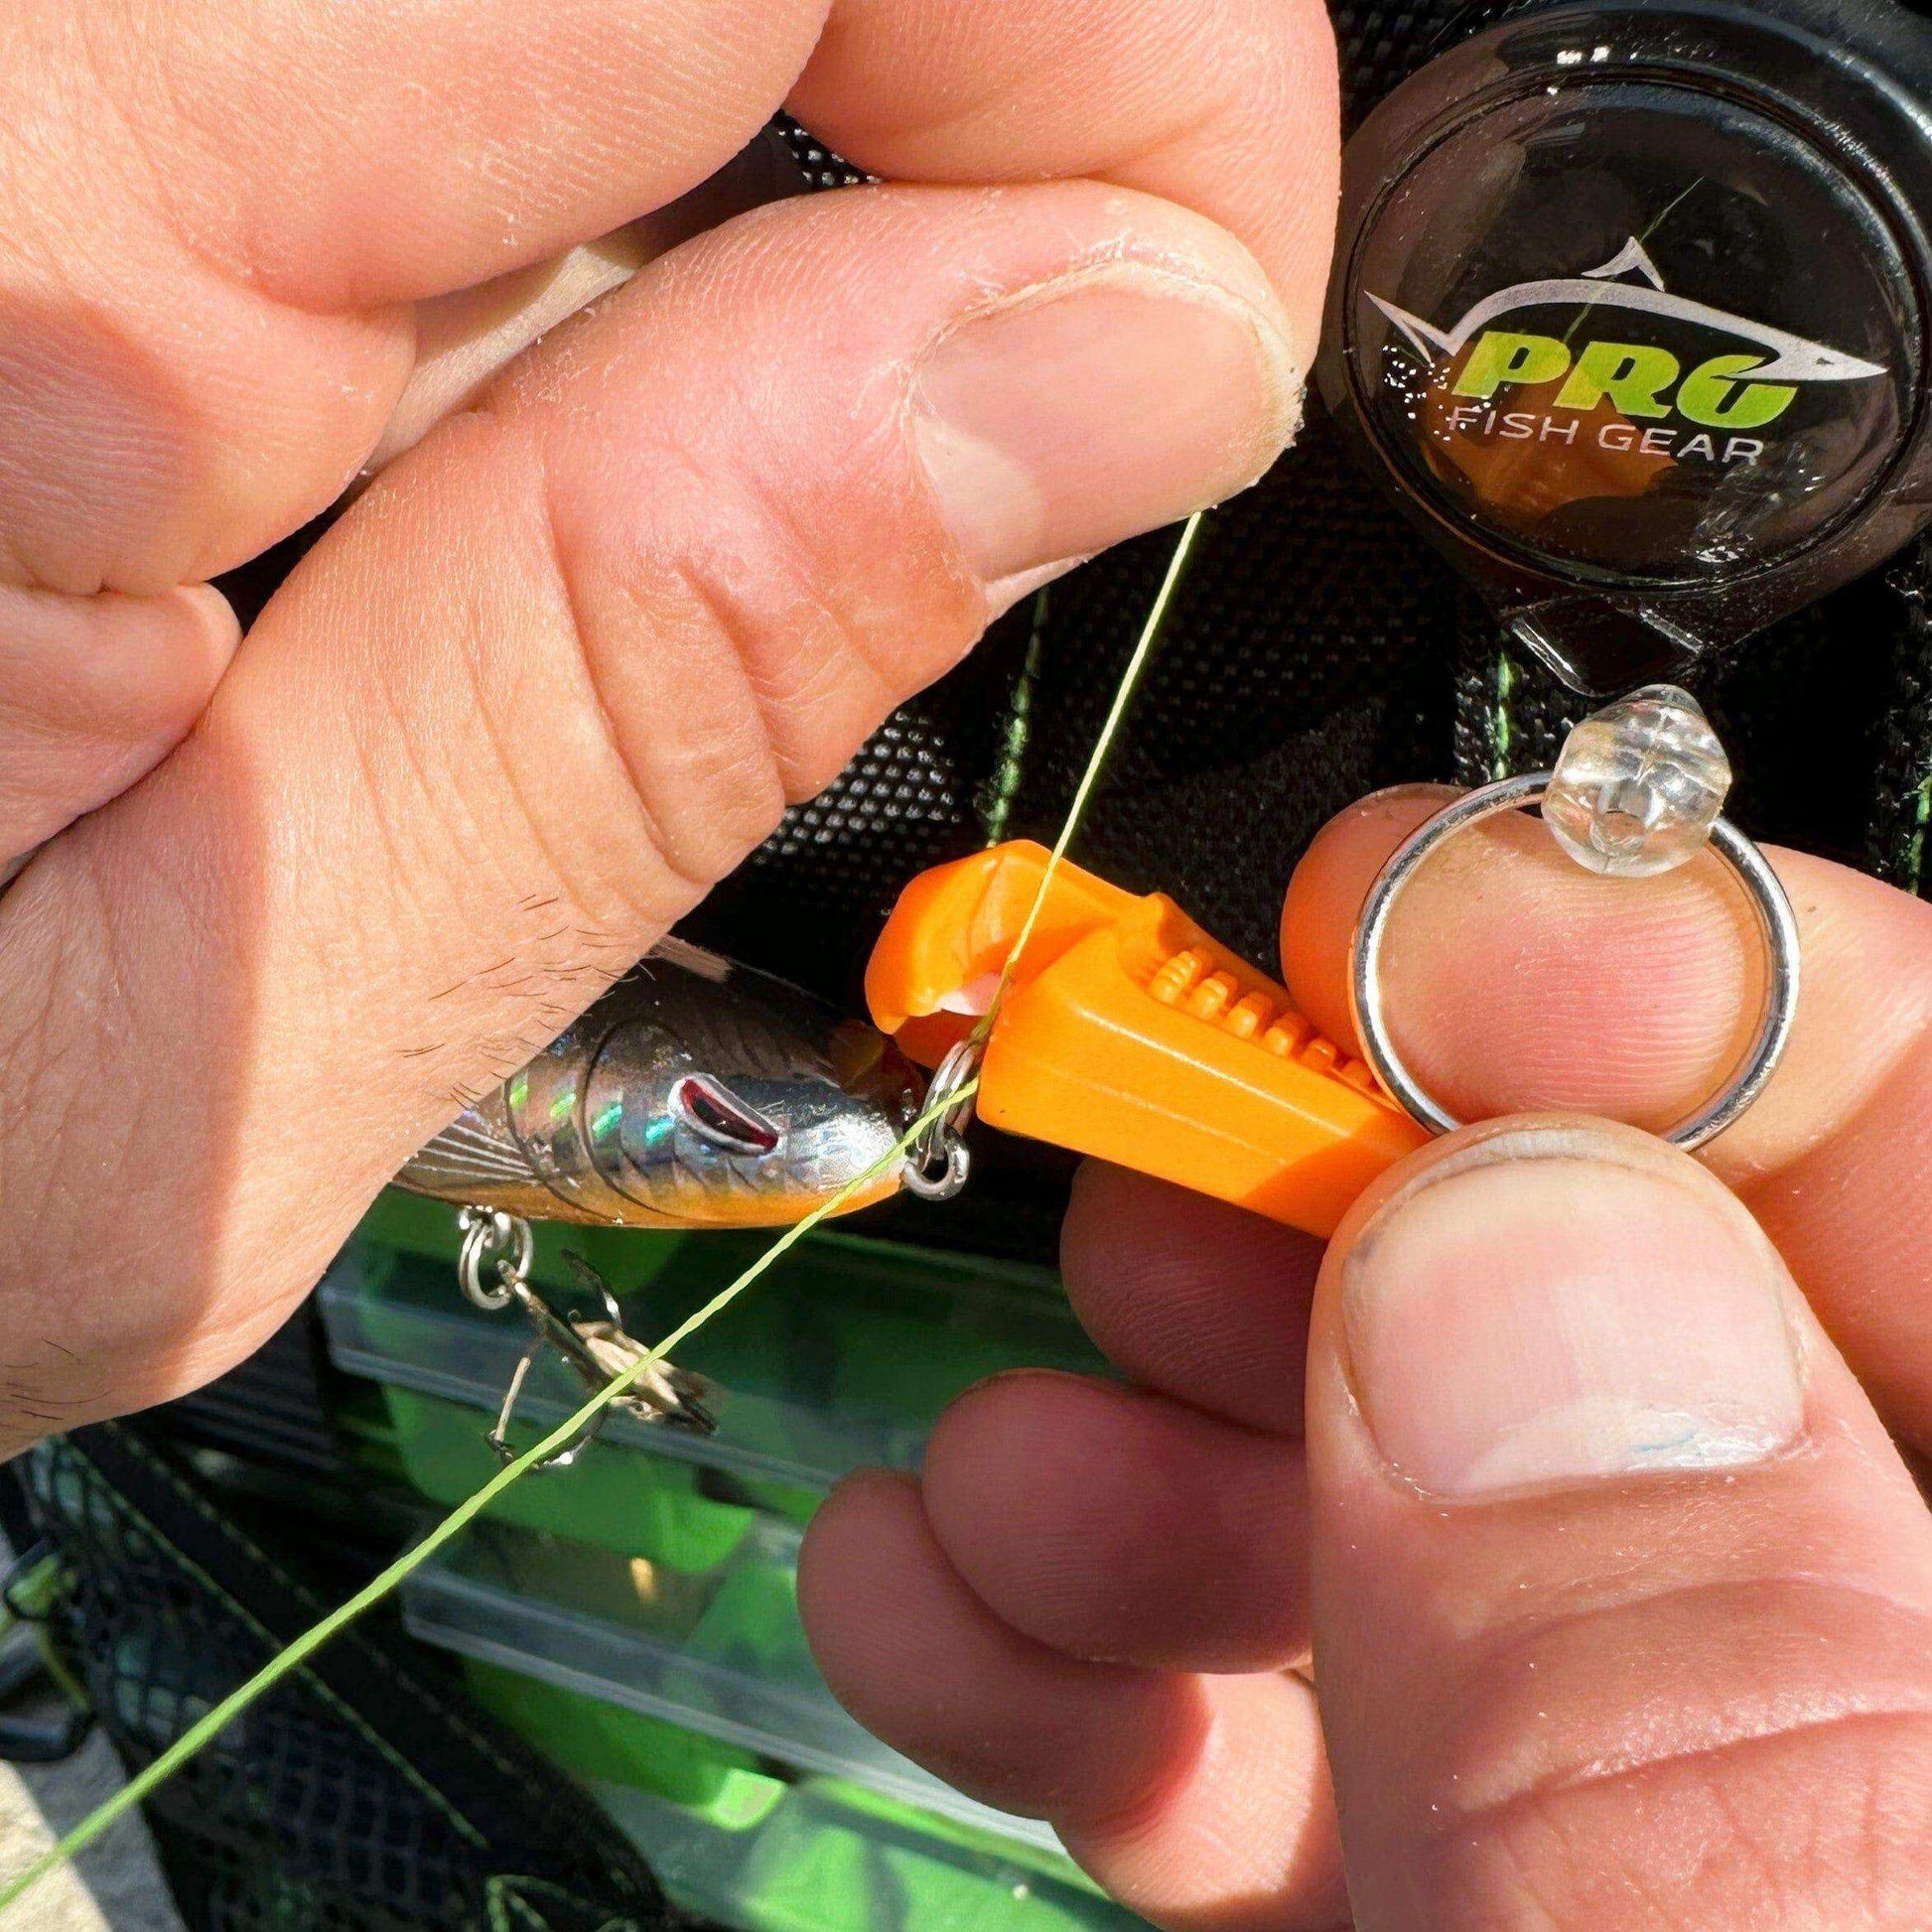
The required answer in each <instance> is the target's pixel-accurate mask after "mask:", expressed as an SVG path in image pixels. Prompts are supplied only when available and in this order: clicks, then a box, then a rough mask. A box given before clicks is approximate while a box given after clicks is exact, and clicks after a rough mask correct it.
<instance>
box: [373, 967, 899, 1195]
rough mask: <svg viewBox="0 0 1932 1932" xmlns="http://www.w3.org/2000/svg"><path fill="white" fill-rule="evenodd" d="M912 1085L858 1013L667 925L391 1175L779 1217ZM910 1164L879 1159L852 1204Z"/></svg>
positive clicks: (863, 1168)
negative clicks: (530, 1054)
mask: <svg viewBox="0 0 1932 1932" xmlns="http://www.w3.org/2000/svg"><path fill="white" fill-rule="evenodd" d="M922 1087H923V1083H922V1082H921V1080H920V1078H919V1076H918V1074H917V1072H916V1070H915V1069H914V1068H913V1067H912V1066H911V1064H910V1063H909V1062H908V1061H907V1060H906V1059H905V1058H904V1056H903V1055H902V1054H901V1053H899V1052H898V1050H897V1048H896V1047H895V1046H894V1045H893V1044H892V1042H891V1041H890V1040H888V1039H886V1038H885V1037H883V1036H882V1035H880V1034H878V1033H876V1032H874V1031H873V1029H872V1028H870V1027H868V1026H866V1025H865V1024H864V1023H863V1022H862V1021H856V1020H849V1019H846V1018H843V1017H842V1016H840V1015H839V1014H838V1013H836V1012H834V1011H833V1010H832V1009H831V1008H830V1007H828V1006H825V1005H824V1004H822V1003H821V1002H820V1001H817V1000H815V999H813V998H812V997H811V996H810V995H809V994H807V993H804V992H802V991H800V990H799V989H798V988H797V987H794V986H790V985H787V984H786V983H785V982H784V981H782V980H778V979H774V978H772V977H771V976H770V975H768V974H765V973H759V972H756V971H754V970H752V969H751V968H750V967H746V966H741V965H738V964H736V963H735V962H733V961H731V960H727V959H723V958H721V957H719V956H718V955H717V954H715V953H710V952H706V951H704V950H702V949H701V948H700V947H697V946H693V945H689V944H687V943H686V942H684V941H682V940H675V939H669V940H663V941H660V942H659V944H658V945H657V947H656V948H655V949H654V950H653V951H652V952H651V954H650V955H649V957H648V958H646V959H645V960H644V962H643V963H642V964H641V965H640V966H638V967H637V968H636V969H635V970H634V971H633V972H631V973H630V974H628V975H626V976H625V977H624V978H623V979H621V980H620V981H619V982H618V984H617V985H616V986H615V987H613V988H612V989H611V991H610V992H609V993H607V994H605V996H604V997H603V998H602V999H601V1000H599V1001H598V1002H597V1003H596V1005H594V1006H593V1007H591V1008H590V1010H589V1011H588V1012H586V1013H585V1014H584V1015H583V1017H582V1018H581V1019H579V1020H578V1021H576V1022H575V1023H574V1024H573V1025H572V1026H571V1027H569V1028H568V1029H567V1030H566V1031H565V1032H564V1033H563V1034H562V1035H559V1036H558V1038H556V1039H555V1040H553V1041H552V1042H551V1043H550V1045H548V1046H546V1047H545V1048H544V1049H543V1051H542V1052H541V1053H539V1054H537V1056H536V1057H535V1058H534V1059H532V1060H531V1061H530V1062H529V1063H528V1064H527V1065H525V1066H523V1067H520V1068H519V1069H518V1070H517V1071H516V1072H515V1073H513V1074H512V1075H511V1076H510V1077H509V1078H508V1079H507V1080H505V1081H504V1082H503V1083H502V1084H501V1085H500V1086H499V1087H497V1088H495V1089H494V1090H493V1091H491V1092H490V1093H488V1094H487V1095H485V1096H484V1097H483V1099H482V1100H480V1101H478V1102H477V1104H476V1105H475V1106H472V1107H469V1108H466V1109H465V1110H464V1112H463V1113H462V1114H461V1115H459V1116H458V1118H457V1119H456V1120H455V1121H454V1122H453V1123H452V1124H451V1125H450V1126H448V1127H446V1128H445V1129H444V1130H443V1132H442V1133H440V1134H439V1135H437V1137H436V1138H435V1139H434V1140H433V1141H431V1142H430V1143H429V1145H428V1146H427V1147H425V1148H424V1149H423V1150H422V1152H421V1153H420V1154H418V1155H416V1156H415V1157H414V1158H413V1159H412V1160H411V1161H410V1162H409V1164H408V1165H407V1166H406V1167H405V1168H404V1169H403V1171H402V1172H401V1173H399V1174H398V1175H397V1176H396V1184H397V1185H398V1186H401V1187H405V1188H407V1189H409V1190H410V1191H411V1192H413V1193H419V1194H430V1195H434V1196H435V1197H436V1198H438V1199H440V1200H447V1201H453V1202H455V1203H457V1204H458V1205H460V1206H464V1207H475V1208H481V1209H484V1210H488V1211H500V1212H502V1213H504V1214H506V1215H510V1216H514V1217H517V1218H519V1219H530V1220H543V1221H576V1222H579V1223H585V1224H590V1225H596V1226H607V1227H651V1228H664V1227H740V1228H743V1227H782V1226H788V1225H790V1224H791V1223H792V1222H794V1221H797V1220H800V1219H802V1218H803V1216H804V1215H806V1214H807V1213H809V1212H810V1211H811V1210H812V1209H813V1208H814V1207H816V1206H818V1205H819V1204H820V1203H821V1202H823V1201H826V1200H829V1199H830V1198H831V1197H832V1196H833V1195H835V1194H837V1193H838V1191H839V1190H840V1188H842V1187H845V1186H848V1185H849V1184H850V1183H852V1182H853V1181H855V1180H857V1179H858V1178H859V1177H860V1176H861V1175H863V1174H865V1173H867V1172H868V1171H869V1170H871V1169H872V1168H874V1167H876V1166H878V1164H879V1163H880V1162H881V1161H882V1160H883V1159H884V1158H885V1157H886V1156H887V1155H888V1154H889V1153H890V1152H891V1150H892V1148H893V1147H894V1145H895V1143H896V1142H897V1140H898V1138H899V1136H900V1135H901V1134H902V1133H903V1132H904V1131H905V1128H906V1127H907V1125H908V1124H909V1123H910V1122H911V1121H912V1120H913V1119H914V1118H916V1116H917V1114H918V1110H919V1104H920V1094H921V1092H922ZM905 1178H906V1170H904V1169H903V1168H899V1169H891V1168H889V1169H888V1170H887V1171H886V1172H884V1173H881V1174H880V1175H879V1177H878V1179H877V1180H876V1181H875V1182H873V1183H871V1184H869V1185H868V1186H865V1187H862V1188H860V1189H858V1191H856V1192H855V1193H854V1195H853V1196H852V1198H851V1200H850V1201H849V1202H847V1203H846V1204H845V1206H846V1208H859V1207H864V1206H867V1205H868V1204H870V1203H871V1202H873V1201H876V1200H881V1199H884V1198H885V1197H886V1196H887V1195H889V1194H892V1193H894V1192H895V1191H897V1188H898V1186H899V1185H900V1184H901V1182H902V1181H903V1180H904V1179H905ZM915 1184H916V1176H915ZM841 1211H845V1210H844V1209H842V1210H841Z"/></svg>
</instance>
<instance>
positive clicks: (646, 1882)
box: [29, 1426, 676, 1932]
mask: <svg viewBox="0 0 1932 1932" xmlns="http://www.w3.org/2000/svg"><path fill="white" fill-rule="evenodd" d="M29 1481H30V1489H31V1493H32V1497H33V1503H34V1508H35V1512H36V1515H37V1518H38V1519H39V1522H40V1525H41V1529H42V1533H43V1534H44V1535H45V1536H47V1538H48V1539H49V1541H50V1542H51V1544H52V1546H53V1548H54V1550H55V1552H56V1554H57V1555H58V1556H59V1557H60V1559H61V1562H62V1569H63V1575H64V1577H65V1579H66V1585H65V1588H64V1590H63V1593H62V1595H61V1598H60V1600H59V1603H58V1605H57V1608H56V1610H55V1612H54V1616H53V1620H52V1635H53V1638H54V1640H55V1642H56V1644H57V1646H58V1648H59V1649H60V1651H61V1652H62V1654H63V1657H64V1660H65V1662H66V1663H67V1665H68V1667H69V1670H71V1671H72V1673H73V1674H74V1676H75V1677H76V1678H77V1679H78V1681H79V1682H80V1683H81V1684H82V1685H83V1686H84V1688H85V1690H86V1692H87V1696H88V1699H89V1702H90V1703H91V1704H92V1706H93V1708H94V1710H95V1711H96V1712H97V1713H98V1714H99V1717H100V1722H101V1725H102V1726H103V1728H104V1729H105V1730H106V1732H107V1734H108V1736H109V1737H110V1738H111V1739H112V1740H113V1742H114V1744H115V1747H116V1748H117V1749H118V1751H119V1752H120V1754H121V1756H122V1758H123V1759H124V1760H125V1761H126V1762H127V1764H128V1765H129V1766H130V1768H133V1767H138V1766H140V1765H143V1764H146V1763H148V1762H149V1761H150V1760H152V1759H153V1758H154V1757H155V1756H156V1755H157V1754H158V1753H159V1752H160V1751H161V1750H162V1749H164V1748H165V1747H166V1746H167V1745H168V1744H170V1743H172V1742H173V1741H174V1739H175V1738H177V1737H178V1736H180V1735H181V1734H182V1732H183V1731H184V1730H185V1729H186V1728H187V1727H188V1726H189V1725H192V1724H193V1723H194V1722H195V1721H196V1720H197V1719H198V1718H200V1717H201V1716H202V1715H203V1714H204V1713H205V1712H207V1710H208V1709H209V1708H210V1706H211V1705H212V1704H213V1703H215V1702H216V1701H217V1700H218V1699H219V1698H221V1697H222V1696H224V1695H225V1694H226V1693H228V1692H229V1691H232V1690H233V1689H234V1688H235V1687H236V1686H237V1685H238V1684H240V1683H241V1682H242V1681H243V1680H244V1679H245V1678H247V1677H248V1676H250V1675H251V1674H252V1673H253V1672H254V1671H255V1670H256V1669H257V1668H259V1666H260V1665H261V1664H262V1663H263V1662H264V1661H265V1660H266V1659H267V1657H268V1656H269V1655H270V1654H271V1653H272V1652H273V1651H274V1650H275V1649H276V1648H278V1647H279V1645H280V1644H281V1643H282V1642H285V1641H286V1640H287V1639H288V1638H289V1637H291V1636H293V1635H295V1634H296V1633H297V1632H298V1631H299V1630H302V1629H304V1628H306V1627H308V1626H309V1625H310V1624H311V1623H313V1622H314V1621H315V1620H316V1619H317V1618H318V1617H320V1616H321V1615H322V1614H323V1612H324V1611H325V1610H326V1609H327V1608H328V1607H329V1605H330V1603H331V1602H332V1601H334V1600H337V1599H339V1598H340V1596H341V1595H343V1594H345V1590H344V1588H343V1587H342V1580H341V1579H340V1578H335V1577H332V1578H331V1579H330V1580H329V1587H328V1588H327V1590H326V1591H325V1590H324V1589H322V1588H318V1587H311V1586H310V1584H309V1583H307V1582H305V1581H304V1580H303V1579H302V1577H301V1576H300V1574H299V1572H300V1570H301V1568H302V1563H301V1558H300V1556H299V1554H298V1553H296V1552H292V1551H283V1552H277V1553H276V1554H273V1555H271V1554H270V1553H269V1551H268V1550H267V1549H266V1548H264V1547H263V1545H262V1542H261V1541H260V1540H259V1538H258V1536H257V1535H255V1534H244V1533H243V1531H242V1529H241V1528H239V1527H238V1526H237V1524H236V1522H235V1521H234V1519H233V1517H232V1514H231V1513H230V1512H231V1510H232V1507H233V1504H232V1499H230V1498H228V1497H225V1496H223V1497H220V1498H219V1499H218V1506H217V1498H216V1496H215V1495H214V1494H213V1493H212V1492H209V1491H207V1490H206V1489H205V1488H204V1487H203V1486H202V1485H201V1484H200V1483H199V1482H198V1481H197V1480H196V1479H195V1477H194V1476H193V1475H192V1474H191V1473H190V1472H189V1471H188V1470H187V1469H186V1468H185V1467H184V1466H182V1465H180V1464H178V1463H177V1462H175V1461H174V1460H172V1459H171V1458H169V1457H167V1456H166V1455H164V1454H163V1453H161V1452H159V1451H157V1450H156V1449H154V1448H152V1447H151V1446H149V1445H148V1444H147V1443H146V1442H144V1441H143V1439H142V1438H141V1437H140V1436H138V1435H136V1434H134V1433H133V1432H131V1431H129V1430H126V1429H123V1428H118V1427H112V1426H108V1427H102V1428H98V1429H89V1430H83V1431H81V1432H79V1433H78V1434H77V1435H75V1436H73V1437H69V1438H63V1439H59V1440H56V1441H55V1442H52V1443H49V1444H46V1445H44V1446H43V1447H42V1448H40V1449H37V1450H36V1451H34V1454H33V1457H32V1463H31V1471H30V1477H29ZM147 1812H148V1817H149V1823H150V1826H151V1828H152V1830H153V1833H154V1837H155V1843H156V1848H157V1850H158V1852H159V1853H160V1855H161V1858H162V1862H163V1863H164V1865H165V1866H166V1868H167V1873H168V1878H169V1883H170V1886H171V1888H172V1889H173V1890H174V1891H175V1894H176V1897H177V1902H178V1903H179V1905H180V1907H181V1910H182V1913H183V1916H184V1918H185V1919H186V1921H187V1923H188V1925H189V1926H190V1927H191V1928H192V1929H193V1932H424V1929H425V1928H446V1929H447V1932H491V1929H492V1928H495V1927H498V1926H503V1925H509V1924H514V1925H516V1926H518V1927H520V1928H528V1932H546V1928H547V1932H656V1928H661V1927H667V1926H669V1925H671V1924H673V1923H675V1922H676V1920H675V1918H674V1915H673V1914H672V1913H671V1912H670V1911H669V1909H668V1908H667V1907H666V1905H665V1903H664V1901H663V1898H662V1896H661V1894H660V1893H659V1892H658V1890H657V1888H656V1885H655V1884H654V1882H653V1881H652V1880H651V1878H650V1876H649V1874H648V1872H646V1871H645V1870H644V1868H643V1867H642V1865H641V1864H640V1863H638V1862H637V1860H636V1859H635V1858H634V1856H633V1855H632V1854H631V1853H630V1851H629V1849H628V1847H627V1846H626V1845H625V1843H624V1842H623V1841H622V1840H621V1838H620V1837H619V1835H618V1834H617V1832H616V1830H615V1828H614V1827H613V1826H612V1825H611V1824H610V1822H609V1821H608V1820H607V1819H606V1818H604V1816H603V1814H602V1813H600V1812H599V1811H597V1810H596V1808H595V1807H594V1806H592V1805H591V1804H590V1803H589V1801H588V1800H586V1799H585V1798H583V1797H582V1796H581V1795H579V1794H578V1792H577V1791H576V1789H575V1787H574V1786H572V1785H571V1784H570V1782H569V1781H568V1780H567V1779H565V1778H562V1777H560V1776H559V1775H558V1774H557V1773H556V1772H555V1771H554V1770H551V1769H549V1768H548V1767H547V1766H545V1765H544V1764H543V1763H542V1761H541V1760H539V1759H538V1758H536V1757H535V1756H533V1755H532V1754H531V1753H530V1751H529V1750H528V1748H527V1747H526V1746H524V1745H523V1744H522V1743H521V1742H520V1741H518V1740H517V1739H516V1738H514V1737H512V1736H510V1735H509V1734H507V1733H506V1732H503V1731H500V1730H499V1729H497V1727H496V1726H495V1725H492V1724H491V1723H490V1722H489V1721H488V1720H487V1719H485V1718H483V1716H482V1715H481V1714H479V1713H477V1712H476V1711H475V1710H474V1709H472V1708H471V1707H469V1706H468V1705H467V1704H466V1703H465V1702H464V1701H463V1699H462V1698H461V1696H460V1695H459V1694H458V1693H456V1691H455V1690H454V1689H453V1687H452V1686H451V1685H450V1684H449V1683H447V1682H446V1681H445V1680H444V1679H443V1678H442V1677H441V1676H440V1674H439V1664H438V1661H437V1660H435V1659H434V1658H432V1657H430V1656H429V1655H427V1654H426V1653H424V1652H422V1651H420V1650H418V1649H416V1648H415V1647H414V1646H412V1645H409V1644H408V1643H406V1642H405V1641H404V1640H403V1639H402V1638H401V1636H400V1633H399V1632H397V1631H395V1630H394V1629H393V1628H392V1627H391V1626H390V1625H389V1624H388V1622H387V1621H386V1618H385V1617H384V1616H382V1615H377V1616H374V1617H372V1618H370V1619H367V1620H365V1621H364V1622H362V1623H360V1624H358V1625H356V1626H355V1627H354V1628H353V1629H352V1630H350V1631H349V1632H347V1633H346V1634H345V1635H344V1636H341V1637H339V1638H338V1639H336V1641H335V1642H334V1643H333V1644H331V1645H330V1646H328V1647H327V1648H326V1649H325V1650H324V1651H322V1652H321V1653H319V1654H318V1656H317V1657H316V1658H315V1659H313V1660H312V1662H311V1664H310V1665H309V1666H307V1667H306V1668H305V1669H304V1670H303V1671H301V1672H298V1673H296V1674H294V1675H293V1676H291V1677H290V1678H289V1679H287V1680H285V1681H284V1682H283V1683H282V1684H281V1685H280V1686H278V1687H277V1688H276V1689H275V1690H273V1691H272V1692H270V1693H269V1694H268V1695H267V1696H266V1697H264V1698H262V1699H260V1700H259V1701H258V1702H257V1703H255V1704H254V1705H252V1706H250V1707H249V1709H248V1710H247V1711H246V1712H244V1713H243V1714H242V1716H241V1717H239V1718H238V1719H237V1720H236V1721H235V1722H234V1723H233V1724H231V1725H229V1726H228V1727H227V1729H226V1730H224V1731H223V1732H222V1733H221V1735H220V1737H219V1738H218V1739H217V1740H216V1742H214V1743H213V1744H211V1745H210V1746H209V1747H208V1748H207V1750H205V1751H203V1752H202V1754H201V1755H200V1756H199V1757H197V1758H195V1759H194V1760H192V1761H191V1762H190V1764H189V1765H188V1766H187V1767H186V1768H185V1769H184V1770H183V1771H181V1772H180V1773H178V1774H177V1775H176V1776H175V1777H174V1778H173V1779H171V1780H170V1781H169V1782H167V1783H166V1784H164V1785H163V1786H162V1787H161V1788H160V1790H159V1791H158V1792H157V1793H156V1794H155V1796H154V1797H153V1798H151V1799H150V1800H149V1802H148V1805H147ZM531 1874H539V1875H537V1876H532V1875H531Z"/></svg>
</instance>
